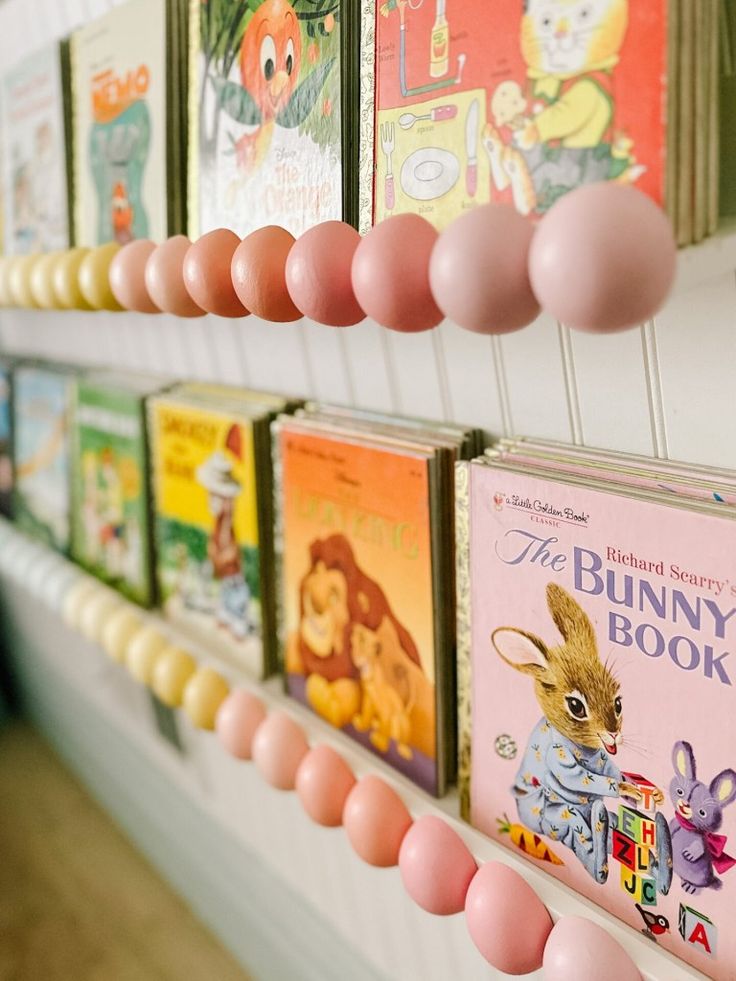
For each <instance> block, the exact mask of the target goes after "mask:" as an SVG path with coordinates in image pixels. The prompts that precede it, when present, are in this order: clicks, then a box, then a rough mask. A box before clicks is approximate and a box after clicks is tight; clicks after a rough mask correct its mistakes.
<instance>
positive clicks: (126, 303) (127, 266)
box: [110, 238, 161, 313]
mask: <svg viewBox="0 0 736 981" xmlns="http://www.w3.org/2000/svg"><path fill="white" fill-rule="evenodd" d="M155 248H156V245H155V243H154V242H152V241H151V240H150V239H148V238H137V239H135V240H134V241H132V242H128V244H127V245H124V246H123V247H122V249H121V250H120V251H119V252H118V253H117V255H116V256H115V257H114V258H113V260H112V262H111V263H110V289H111V290H112V292H113V295H114V296H115V299H116V300H117V301H118V303H119V304H120V306H122V307H125V309H126V310H133V311H135V313H161V311H160V310H159V308H158V307H157V306H156V304H155V303H154V302H153V300H152V299H151V294H150V293H149V292H148V287H147V286H146V263H147V262H148V260H149V259H150V257H151V253H152V252H153V251H154V249H155Z"/></svg>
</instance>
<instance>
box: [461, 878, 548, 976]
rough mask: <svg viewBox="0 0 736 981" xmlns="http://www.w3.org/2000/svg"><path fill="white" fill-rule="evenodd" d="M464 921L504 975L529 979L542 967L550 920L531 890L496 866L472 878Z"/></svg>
mask: <svg viewBox="0 0 736 981" xmlns="http://www.w3.org/2000/svg"><path fill="white" fill-rule="evenodd" d="M465 919H466V921H467V924H468V931H469V933H470V936H471V939H472V941H473V943H474V944H475V946H476V947H477V948H478V950H479V951H480V953H481V954H482V955H483V957H485V959H486V960H487V961H488V963H489V964H490V965H491V966H492V967H495V968H496V969H497V970H498V971H505V972H506V974H513V975H520V974H531V972H532V971H537V970H539V968H540V967H541V966H542V957H543V954H544V945H545V944H546V942H547V938H548V937H549V934H550V931H551V930H552V918H551V917H550V915H549V912H548V911H547V908H546V906H545V905H544V903H543V902H542V900H541V899H540V898H539V896H537V894H536V893H535V892H534V890H533V889H532V887H531V886H530V885H529V884H528V883H527V882H526V881H525V880H524V879H523V878H522V877H521V876H520V875H519V873H518V872H515V871H514V870H513V869H512V868H509V866H508V865H504V864H502V863H501V862H486V864H485V865H482V866H481V867H480V869H478V871H477V872H476V873H475V875H474V876H473V880H472V882H471V883H470V886H469V887H468V894H467V896H466V898H465Z"/></svg>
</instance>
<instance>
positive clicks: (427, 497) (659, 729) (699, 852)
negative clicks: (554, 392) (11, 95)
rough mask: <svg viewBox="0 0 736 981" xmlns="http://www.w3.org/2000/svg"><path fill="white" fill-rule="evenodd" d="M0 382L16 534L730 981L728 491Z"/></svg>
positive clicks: (435, 433)
mask: <svg viewBox="0 0 736 981" xmlns="http://www.w3.org/2000/svg"><path fill="white" fill-rule="evenodd" d="M3 379H4V396H3V399H2V400H0V405H1V406H2V411H1V412H0V421H1V422H2V439H3V453H4V456H3V459H2V462H1V463H0V477H2V490H3V493H4V495H5V496H4V498H3V503H4V506H6V507H9V506H11V505H12V509H13V515H14V520H15V521H16V522H17V524H18V526H19V527H20V528H22V529H24V530H25V531H27V532H28V533H30V534H32V535H34V536H36V537H37V538H40V539H42V540H44V541H46V542H47V543H48V544H49V545H52V546H54V547H55V548H57V549H60V550H62V551H64V552H68V553H69V554H70V555H71V556H72V557H73V558H74V559H75V560H76V561H77V562H78V563H80V564H81V565H83V566H84V567H85V568H87V569H88V570H89V571H91V572H93V573H95V574H96V575H98V576H99V577H101V578H102V579H103V580H105V581H106V582H108V583H109V584H111V585H112V586H114V587H117V588H118V589H120V590H121V591H122V592H123V593H125V594H126V595H127V596H128V597H130V598H131V599H133V600H136V601H138V602H139V603H142V604H145V605H152V604H154V603H159V604H160V605H161V606H162V608H163V611H164V614H165V615H166V616H167V617H169V618H170V619H171V620H173V621H175V622H176V623H178V624H179V625H180V626H181V627H182V628H183V629H184V630H186V631H189V632H190V634H191V635H192V636H195V635H196V636H197V638H198V639H199V640H201V641H202V642H203V643H205V644H206V645H208V646H209V647H210V649H212V650H213V651H216V652H217V653H218V654H219V655H220V656H221V657H223V658H226V659H229V660H230V662H231V663H233V664H234V665H237V666H239V667H240V668H241V669H242V670H244V671H247V672H248V673H250V674H251V675H252V676H255V677H264V676H266V675H270V674H273V673H275V672H281V673H282V674H283V677H284V683H285V687H286V690H287V691H288V693H289V694H290V695H291V696H292V697H293V698H295V699H296V700H298V701H299V702H301V703H302V704H304V705H305V706H307V707H309V708H311V710H313V711H314V712H315V713H317V714H318V715H319V716H320V717H321V718H323V719H324V720H326V721H327V722H329V723H330V724H332V725H333V726H335V727H337V728H338V729H340V730H342V731H343V732H344V733H345V734H346V735H347V736H349V737H351V738H352V739H354V740H356V741H357V742H358V743H360V744H362V746H364V747H365V748H366V749H367V750H368V751H369V752H371V753H373V754H375V755H376V756H378V757H380V758H381V759H382V760H384V761H385V762H386V763H388V764H389V765H391V766H393V767H394V768H395V769H396V770H398V771H400V772H401V773H402V774H403V775H404V776H406V777H407V778H409V779H411V780H413V781H414V782H415V783H417V784H418V785H419V786H420V787H422V788H424V789H425V790H426V791H427V792H429V793H430V794H432V795H434V796H440V795H442V794H444V793H445V792H446V790H447V789H448V787H449V786H450V785H451V784H452V783H453V782H454V781H455V779H456V777H457V779H458V783H459V789H460V805H461V811H462V814H463V816H464V817H465V818H466V819H467V820H468V821H470V822H471V823H472V824H473V825H474V826H475V827H476V828H478V829H479V830H480V831H482V832H484V833H485V834H487V835H489V836H491V837H493V838H495V839H497V840H498V841H499V842H501V843H503V844H505V845H507V846H508V847H509V848H513V849H516V850H518V851H520V852H521V853H523V854H524V855H525V856H526V858H528V859H529V860H530V861H531V862H534V863H535V864H537V865H538V866H539V867H541V868H543V869H545V870H547V871H548V872H550V873H551V874H553V875H555V876H556V877H557V878H559V879H560V880H562V881H563V882H564V883H566V884H567V885H569V886H570V887H572V888H574V889H575V890H577V891H578V892H580V893H583V894H584V895H586V896H587V897H589V898H590V899H591V900H593V901H595V902H596V903H599V904H600V905H601V906H603V907H605V908H606V909H608V910H609V911H612V912H613V913H614V914H616V915H617V916H619V917H620V918H621V919H623V920H624V921H626V922H627V923H629V924H630V925H631V926H633V927H635V928H636V929H638V930H640V931H642V932H643V933H644V934H645V935H646V936H647V937H648V938H649V939H650V940H651V941H652V942H657V943H659V944H661V945H662V946H663V947H664V948H666V949H667V950H669V951H671V952H673V953H674V954H676V955H677V956H679V957H681V958H683V959H685V960H686V961H688V962H690V963H691V964H693V965H695V966H696V967H698V968H699V969H701V970H702V971H704V972H705V973H706V974H708V975H709V976H711V977H714V978H717V979H732V978H733V977H734V976H736V937H735V936H734V934H733V931H732V929H731V927H729V926H728V924H729V923H733V920H734V913H735V912H736V871H733V867H734V865H736V858H734V857H731V854H730V852H732V851H733V850H734V847H736V843H733V842H732V843H729V840H728V839H729V838H731V839H733V838H734V836H736V751H735V750H734V745H735V743H736V738H735V737H736V722H735V721H734V720H736V713H735V712H734V705H735V703H734V682H736V664H735V663H734V644H735V643H736V567H734V561H735V560H734V555H736V525H735V524H734V517H735V515H736V510H735V505H736V474H734V473H733V472H731V471H725V470H724V471H718V470H713V469H706V468H704V467H698V466H695V465H683V464H675V463H671V462H665V461H655V460H651V459H648V458H644V457H629V456H623V455H620V454H615V453H610V452H604V451H595V450H589V449H584V448H580V447H572V446H566V445H562V444H555V443H550V442H538V441H534V440H531V439H506V440H499V441H497V442H495V443H494V444H493V445H492V447H491V448H489V449H485V450H484V446H485V440H484V438H483V435H482V433H481V432H480V431H479V430H477V429H475V428H473V427H471V426H460V425H454V424H449V423H430V422H427V421H423V420H415V419H399V418H394V417H390V416H385V415H382V414H379V413H373V412H368V411H358V410H355V409H348V408H343V407H338V406H329V405H324V404H316V403H303V402H300V401H298V400H293V401H289V400H288V399H284V398H282V397H280V396H274V395H270V394H266V393H261V392H253V391H247V390H241V389H237V388H232V387H227V386H222V385H216V384H207V383H195V382H178V383H163V382H162V381H160V380H157V379H153V378H143V377H139V376H134V375H125V374H114V373H112V372H109V371H96V370H91V369H90V370H81V369H72V368H69V367H61V366H52V365H49V364H44V363H37V362H29V361H20V362H16V363H14V364H8V365H6V366H5V369H4V374H3Z"/></svg>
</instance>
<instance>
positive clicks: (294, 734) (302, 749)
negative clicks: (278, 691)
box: [252, 711, 309, 790]
mask: <svg viewBox="0 0 736 981" xmlns="http://www.w3.org/2000/svg"><path fill="white" fill-rule="evenodd" d="M308 752H309V743H308V742H307V737H306V736H305V734H304V730H303V729H302V727H301V726H300V725H299V724H298V723H296V722H295V721H294V720H293V719H292V717H291V716H290V715H289V714H288V713H286V712H280V711H279V712H271V714H270V715H269V716H268V717H267V718H266V719H265V721H264V722H262V723H261V724H260V725H259V726H258V728H257V729H256V731H255V735H254V736H253V743H252V754H253V761H254V763H255V765H256V766H257V767H258V769H259V770H260V772H261V775H262V776H263V778H264V779H265V780H266V781H267V782H268V783H270V784H271V786H272V787H275V788H276V789H277V790H293V789H294V786H295V783H296V771H297V770H298V769H299V764H300V763H301V761H302V760H303V759H304V757H305V756H306V755H307V753H308Z"/></svg>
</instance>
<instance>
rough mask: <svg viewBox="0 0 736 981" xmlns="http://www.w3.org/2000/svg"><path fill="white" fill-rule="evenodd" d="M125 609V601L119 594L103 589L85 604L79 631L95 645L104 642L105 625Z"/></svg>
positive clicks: (80, 617)
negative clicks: (120, 610)
mask: <svg viewBox="0 0 736 981" xmlns="http://www.w3.org/2000/svg"><path fill="white" fill-rule="evenodd" d="M121 607H123V601H122V600H121V598H120V596H119V595H118V594H117V593H114V592H113V591H112V590H109V589H105V588H101V589H100V591H99V592H98V593H96V594H95V595H94V596H92V598H91V599H90V600H89V601H88V602H87V603H85V605H84V608H83V609H82V611H81V612H80V615H79V630H80V633H82V634H83V636H85V637H86V638H87V640H91V641H93V642H94V643H96V644H97V643H99V642H100V641H101V640H102V631H103V629H104V627H105V624H106V623H107V621H108V620H109V619H110V617H111V616H112V615H113V613H116V612H117V611H118V610H119V609H121Z"/></svg>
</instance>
